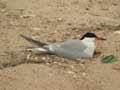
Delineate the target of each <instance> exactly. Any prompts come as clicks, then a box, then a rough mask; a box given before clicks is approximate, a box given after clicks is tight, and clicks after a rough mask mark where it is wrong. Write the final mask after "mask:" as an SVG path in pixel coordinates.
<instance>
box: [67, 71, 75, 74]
mask: <svg viewBox="0 0 120 90" xmlns="http://www.w3.org/2000/svg"><path fill="white" fill-rule="evenodd" d="M67 73H68V74H74V73H75V72H73V71H67Z"/></svg>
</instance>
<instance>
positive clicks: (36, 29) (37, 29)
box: [32, 27, 40, 31]
mask: <svg viewBox="0 0 120 90" xmlns="http://www.w3.org/2000/svg"><path fill="white" fill-rule="evenodd" d="M32 29H33V30H35V31H39V30H40V28H39V27H33V28H32Z"/></svg>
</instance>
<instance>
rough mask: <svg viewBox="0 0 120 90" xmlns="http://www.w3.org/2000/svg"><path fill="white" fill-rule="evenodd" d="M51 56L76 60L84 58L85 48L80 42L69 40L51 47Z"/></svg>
mask: <svg viewBox="0 0 120 90" xmlns="http://www.w3.org/2000/svg"><path fill="white" fill-rule="evenodd" d="M52 48H53V49H54V50H53V52H52V53H53V54H56V55H58V56H61V57H65V58H69V59H78V58H83V57H86V53H85V52H84V51H85V50H86V49H87V46H86V45H85V44H84V43H83V42H82V41H81V40H69V41H66V42H63V43H61V44H54V45H53V46H52Z"/></svg>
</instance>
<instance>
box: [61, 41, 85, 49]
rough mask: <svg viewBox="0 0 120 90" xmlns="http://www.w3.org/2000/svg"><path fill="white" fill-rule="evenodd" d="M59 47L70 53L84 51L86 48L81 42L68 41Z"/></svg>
mask: <svg viewBox="0 0 120 90" xmlns="http://www.w3.org/2000/svg"><path fill="white" fill-rule="evenodd" d="M60 47H61V48H63V49H66V50H70V51H84V50H85V49H86V48H87V46H86V45H85V44H84V43H82V41H81V40H69V41H66V42H64V43H61V44H60Z"/></svg>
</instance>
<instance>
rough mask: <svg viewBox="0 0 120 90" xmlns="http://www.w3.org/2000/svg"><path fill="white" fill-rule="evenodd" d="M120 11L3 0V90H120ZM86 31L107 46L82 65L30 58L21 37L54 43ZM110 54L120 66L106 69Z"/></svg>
mask: <svg viewBox="0 0 120 90" xmlns="http://www.w3.org/2000/svg"><path fill="white" fill-rule="evenodd" d="M119 8H120V1H119V0H0V47H1V49H0V68H1V69H0V90H120V61H119V60H120V33H116V32H120V31H119V30H120V10H119ZM87 31H92V32H95V33H96V34H97V35H99V36H103V37H105V38H107V40H106V41H104V42H97V50H98V51H101V54H100V55H99V56H96V57H94V58H93V59H91V60H82V61H76V60H67V59H63V58H60V57H56V56H50V55H45V56H44V55H34V54H31V53H29V52H26V51H25V47H26V46H34V45H31V44H30V43H29V42H27V41H25V40H24V39H22V38H21V37H20V36H19V35H20V34H24V35H31V36H33V37H34V38H36V39H38V40H41V41H43V42H47V43H53V42H61V41H65V40H68V39H71V38H80V37H81V35H83V34H84V33H85V32H87ZM98 45H99V46H98ZM111 54H113V55H115V56H116V57H117V58H118V61H117V62H115V63H111V64H103V63H101V59H102V57H103V56H106V55H111Z"/></svg>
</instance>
